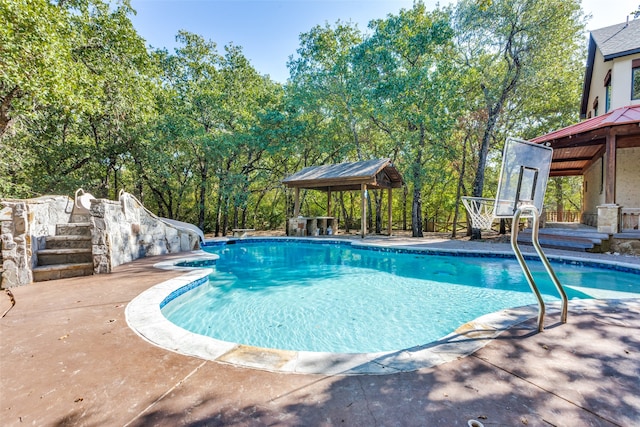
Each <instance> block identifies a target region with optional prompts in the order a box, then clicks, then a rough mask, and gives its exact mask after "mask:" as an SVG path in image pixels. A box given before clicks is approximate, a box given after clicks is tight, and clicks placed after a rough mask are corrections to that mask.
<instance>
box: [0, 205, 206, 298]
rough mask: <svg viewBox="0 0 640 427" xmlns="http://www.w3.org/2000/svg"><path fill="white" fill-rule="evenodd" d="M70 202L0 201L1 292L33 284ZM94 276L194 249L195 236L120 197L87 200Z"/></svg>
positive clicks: (68, 215) (71, 207) (69, 213)
mask: <svg viewBox="0 0 640 427" xmlns="http://www.w3.org/2000/svg"><path fill="white" fill-rule="evenodd" d="M73 213H74V202H73V200H72V199H71V198H69V197H67V196H43V197H39V198H37V199H28V200H9V199H3V200H0V240H1V241H2V244H1V245H0V250H1V251H2V256H1V257H0V259H1V260H2V268H1V269H0V288H9V287H14V286H20V285H26V284H29V283H31V282H32V281H33V268H34V267H36V266H37V265H38V257H37V253H38V250H39V249H44V247H45V239H46V236H53V235H55V234H56V225H57V224H67V223H69V222H71V218H72V214H73ZM90 213H91V217H90V222H91V232H92V253H93V266H94V267H93V268H94V274H101V273H110V272H111V270H112V268H113V267H115V266H118V265H120V264H123V263H126V262H130V261H133V260H135V259H138V258H142V257H146V256H153V255H162V254H168V253H177V252H183V251H190V250H193V249H196V248H198V247H199V237H198V235H197V233H194V232H193V231H189V230H186V229H183V228H180V227H176V226H173V225H170V224H166V223H164V222H162V220H161V219H160V218H158V217H156V216H155V215H154V214H152V213H151V212H149V211H147V210H146V209H145V208H144V206H142V205H141V204H140V203H139V202H138V201H137V199H135V198H134V197H133V196H131V195H129V194H128V193H124V195H123V196H122V198H121V202H116V201H111V200H106V199H94V200H92V201H91V212H90Z"/></svg>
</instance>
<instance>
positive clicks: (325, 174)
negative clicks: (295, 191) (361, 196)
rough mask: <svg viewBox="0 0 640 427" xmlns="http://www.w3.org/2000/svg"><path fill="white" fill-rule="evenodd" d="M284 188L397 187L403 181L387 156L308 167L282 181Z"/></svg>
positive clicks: (348, 189)
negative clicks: (363, 185)
mask: <svg viewBox="0 0 640 427" xmlns="http://www.w3.org/2000/svg"><path fill="white" fill-rule="evenodd" d="M282 182H283V184H285V185H286V186H287V187H293V188H307V189H314V190H321V191H352V190H360V189H361V186H362V184H366V186H367V187H368V188H374V189H378V188H400V187H402V184H403V180H402V175H400V172H398V170H397V169H396V168H395V166H394V165H393V163H392V162H391V159H373V160H365V161H362V162H348V163H338V164H333V165H321V166H309V167H306V168H304V169H302V170H301V171H299V172H296V173H294V174H293V175H291V176H289V177H287V178H285V179H284V180H282Z"/></svg>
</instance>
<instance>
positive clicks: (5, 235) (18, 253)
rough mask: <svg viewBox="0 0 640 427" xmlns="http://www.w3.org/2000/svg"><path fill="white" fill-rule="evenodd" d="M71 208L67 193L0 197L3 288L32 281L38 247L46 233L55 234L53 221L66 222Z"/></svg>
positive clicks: (40, 245) (56, 222)
mask: <svg viewBox="0 0 640 427" xmlns="http://www.w3.org/2000/svg"><path fill="white" fill-rule="evenodd" d="M72 210H73V200H71V199H70V198H69V197H67V196H43V197H38V198H36V199H26V200H15V199H5V200H2V201H0V239H2V281H1V283H0V286H1V287H2V288H8V287H12V286H19V285H26V284H28V283H31V282H32V280H33V274H32V269H33V267H35V266H36V265H37V264H38V258H37V252H38V249H40V248H43V247H44V241H45V237H46V236H48V235H53V234H55V226H56V224H58V223H66V222H69V218H70V217H71V211H72Z"/></svg>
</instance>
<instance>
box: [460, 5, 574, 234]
mask: <svg viewBox="0 0 640 427" xmlns="http://www.w3.org/2000/svg"><path fill="white" fill-rule="evenodd" d="M580 17H581V9H580V3H579V1H577V0H570V1H564V0H562V1H561V0H543V1H539V0H494V1H492V2H490V3H489V4H488V5H487V3H486V2H485V3H482V4H480V3H479V2H477V1H475V0H462V1H460V2H459V3H458V6H457V9H456V31H457V39H458V43H457V44H458V46H459V48H460V51H461V54H462V56H463V58H464V63H465V67H466V72H467V73H469V74H470V75H471V76H473V77H474V79H473V80H474V81H475V83H474V86H475V87H476V88H477V89H480V91H481V98H482V100H483V103H484V106H483V108H484V109H486V111H487V118H486V122H485V124H484V131H483V135H482V141H481V146H480V153H479V158H478V164H477V167H476V174H475V179H474V182H473V190H472V195H473V196H475V197H481V196H482V194H483V186H484V181H485V169H486V166H487V155H488V153H489V149H490V146H491V143H492V142H493V141H494V140H495V138H496V132H497V128H498V126H499V124H500V119H501V118H502V116H503V115H504V114H505V112H506V111H508V110H507V108H508V107H509V106H510V104H514V105H517V104H518V103H517V102H515V99H514V98H515V97H516V95H517V94H518V93H519V92H518V89H519V87H520V86H522V85H523V84H524V83H525V82H526V81H527V80H529V79H532V78H534V77H535V76H536V75H537V74H538V73H540V72H541V71H542V70H544V69H545V67H549V66H556V64H558V60H557V59H555V60H553V61H551V62H550V63H549V62H546V61H545V60H547V61H548V60H549V58H551V57H552V55H557V52H556V49H558V48H559V47H561V48H562V50H563V51H565V50H566V49H565V48H568V49H572V48H573V49H574V51H575V48H576V46H577V45H578V42H579V40H580V38H581V37H582V36H581V34H582V32H581V31H582V29H583V24H582V23H581V21H580ZM555 58H557V56H555ZM562 65H563V64H562V63H560V65H559V66H560V67H562ZM520 94H521V95H522V96H525V95H526V94H524V93H522V92H520ZM472 238H475V239H477V238H480V230H478V229H474V230H473V233H472Z"/></svg>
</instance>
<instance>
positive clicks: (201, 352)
mask: <svg viewBox="0 0 640 427" xmlns="http://www.w3.org/2000/svg"><path fill="white" fill-rule="evenodd" d="M217 259H218V256H217V255H214V254H210V253H206V252H203V251H194V252H193V253H191V254H189V256H187V257H185V258H183V259H177V260H170V261H164V262H161V263H157V264H155V265H154V267H157V268H162V269H174V270H181V271H185V272H186V273H185V274H184V275H182V276H180V277H177V278H174V279H170V280H167V281H165V282H162V283H159V284H157V285H155V286H153V287H151V288H149V289H147V290H146V291H144V292H143V293H141V294H140V295H138V296H137V297H136V298H134V299H133V300H132V301H131V302H130V303H129V304H128V305H127V307H126V310H125V315H126V319H127V323H128V325H129V327H130V328H131V329H133V330H134V331H135V332H136V333H137V334H138V335H139V336H141V337H142V338H143V339H145V340H147V341H148V342H150V343H152V344H154V345H157V346H159V347H161V348H164V349H167V350H170V351H174V352H177V353H180V354H184V355H187V356H195V357H198V358H202V359H205V360H211V361H217V362H220V363H227V364H232V365H236V366H242V367H247V368H254V369H261V370H267V371H271V372H286V373H300V374H323V375H382V374H393V373H399V372H412V371H416V370H418V369H421V368H428V367H433V366H437V365H440V364H443V363H446V362H449V361H452V360H456V359H459V358H462V357H465V356H467V355H469V354H472V353H474V352H475V351H477V350H479V349H480V348H482V347H483V346H484V345H486V344H487V343H488V342H489V341H490V340H491V339H493V338H496V337H497V336H498V335H500V334H501V333H502V332H504V331H505V330H507V329H509V328H510V327H513V326H515V325H517V324H519V323H522V322H524V321H526V320H528V319H530V318H533V317H535V316H537V314H538V309H537V307H536V306H524V307H517V308H510V309H506V310H502V311H499V312H495V313H490V314H487V315H483V316H481V317H479V318H477V319H475V320H473V321H471V322H468V323H465V324H464V325H462V326H460V327H459V328H458V329H456V330H455V331H454V332H452V333H451V334H448V335H446V336H445V337H443V338H441V339H439V340H437V341H434V342H431V343H426V344H424V345H420V346H416V347H412V348H406V349H401V350H395V351H387V352H377V353H326V352H310V351H289V350H276V349H269V348H260V347H253V346H247V345H243V344H238V343H231V342H226V341H221V340H217V339H215V338H211V337H207V336H203V335H199V334H195V333H192V332H189V331H187V330H185V329H183V328H181V327H179V326H177V325H175V324H174V323H172V322H170V321H169V320H168V319H167V318H166V317H164V315H163V314H162V312H161V307H162V305H163V304H164V303H166V302H167V300H170V299H172V298H175V297H176V296H178V295H180V294H183V293H185V292H188V291H189V290H191V289H193V288H195V287H197V286H199V285H200V284H203V283H205V282H206V281H207V280H208V276H209V274H211V273H212V271H213V269H212V268H208V267H207V266H213V265H214V264H215V260H217ZM592 301H593V300H592ZM571 304H572V308H578V307H580V306H588V305H589V301H585V300H572V301H571ZM558 310H559V305H558V303H548V304H547V312H548V314H553V313H554V312H557V311H558Z"/></svg>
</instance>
